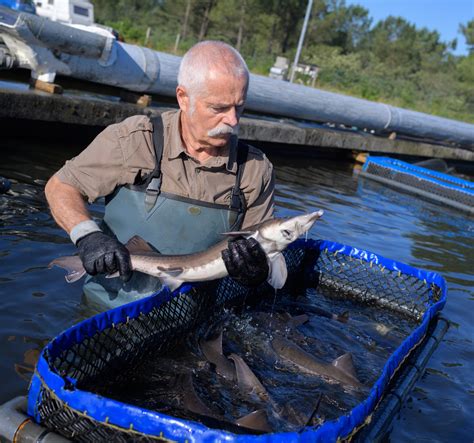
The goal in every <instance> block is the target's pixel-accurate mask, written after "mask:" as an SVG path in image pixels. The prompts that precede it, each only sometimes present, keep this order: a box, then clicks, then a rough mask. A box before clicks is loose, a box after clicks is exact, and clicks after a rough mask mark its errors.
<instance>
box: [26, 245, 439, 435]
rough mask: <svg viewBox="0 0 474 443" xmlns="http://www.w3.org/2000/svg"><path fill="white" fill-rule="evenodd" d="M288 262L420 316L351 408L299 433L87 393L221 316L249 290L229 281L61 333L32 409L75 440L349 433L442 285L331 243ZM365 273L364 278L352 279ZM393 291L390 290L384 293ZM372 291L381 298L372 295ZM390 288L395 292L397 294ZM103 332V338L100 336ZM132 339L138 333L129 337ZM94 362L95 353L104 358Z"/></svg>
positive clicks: (365, 299)
mask: <svg viewBox="0 0 474 443" xmlns="http://www.w3.org/2000/svg"><path fill="white" fill-rule="evenodd" d="M285 258H286V260H287V264H288V267H289V270H290V274H294V273H298V272H302V273H303V274H304V278H305V280H306V282H309V283H310V284H314V285H316V286H318V287H319V288H321V290H322V291H324V290H327V291H328V294H329V293H332V295H333V296H338V297H351V298H352V299H354V300H357V301H359V302H360V303H366V304H370V305H373V304H376V305H377V306H379V307H380V309H392V310H395V311H398V312H401V313H403V315H408V316H410V317H412V318H414V319H418V321H419V324H418V326H417V327H416V328H415V329H414V330H413V331H412V332H411V334H410V335H409V336H408V337H407V338H406V339H405V340H404V341H403V342H402V343H401V345H400V346H399V347H398V348H397V349H396V350H395V351H394V353H393V354H392V355H391V356H390V357H389V359H388V360H387V362H386V363H385V365H384V367H383V369H382V371H381V374H380V377H379V378H378V380H377V381H376V382H375V383H374V385H373V386H372V388H371V390H370V392H369V394H368V396H367V398H366V399H365V400H364V401H363V402H361V403H360V404H359V405H357V406H356V407H355V408H353V409H352V410H351V411H350V412H349V413H348V414H346V415H343V416H341V417H339V418H338V419H337V420H331V421H327V422H325V423H324V424H323V425H321V426H320V427H318V428H311V427H309V428H306V429H304V430H303V431H302V432H299V433H296V432H286V433H273V434H266V435H236V434H232V433H230V432H228V431H223V430H218V429H211V428H208V427H206V426H204V425H202V424H200V423H197V422H193V421H188V420H184V419H179V418H175V417H170V416H167V415H165V414H161V413H158V412H155V411H150V410H146V409H143V408H139V407H136V406H132V405H129V404H125V403H122V402H119V401H116V400H112V399H109V398H105V397H102V396H100V395H97V394H95V393H93V392H91V391H90V389H91V387H93V386H94V384H98V383H101V382H103V379H104V378H103V377H104V374H106V375H107V377H109V378H113V379H114V380H115V382H118V383H120V382H121V380H122V381H123V380H124V379H126V373H124V374H121V372H122V369H123V368H124V367H125V366H130V365H133V364H136V363H137V359H138V357H137V355H134V352H135V350H136V349H138V348H139V349H140V354H142V355H143V354H145V355H146V354H147V353H148V352H152V351H154V350H156V349H158V350H164V349H166V348H167V347H169V346H173V345H174V342H173V340H168V341H166V342H165V341H160V337H163V336H164V334H165V332H166V333H168V334H170V333H171V335H170V336H172V335H173V333H174V332H175V331H179V332H180V333H181V334H183V333H187V332H189V331H192V330H194V329H195V328H196V327H197V326H198V325H199V323H200V322H201V321H202V320H203V319H204V318H206V319H208V318H209V312H213V311H212V310H214V311H216V312H217V311H218V310H219V307H222V306H224V305H226V304H232V303H234V302H236V301H237V300H240V301H241V300H242V299H243V298H245V297H247V296H249V290H247V289H246V288H243V287H242V286H239V285H236V284H235V283H234V282H233V281H232V280H230V279H228V278H226V279H223V280H220V281H216V282H211V283H202V284H198V285H183V286H182V287H181V288H179V289H178V290H176V291H174V292H170V291H169V290H168V289H167V288H166V287H165V288H163V289H162V290H161V291H160V292H159V293H157V294H155V295H153V296H151V297H147V298H145V299H142V300H138V301H136V302H133V303H130V304H127V305H124V306H120V307H118V308H115V309H112V310H110V311H107V312H104V313H102V314H98V315H96V316H94V317H92V318H89V319H87V320H84V321H83V322H81V323H79V324H77V325H75V326H72V327H71V328H69V329H68V330H66V331H64V332H63V333H62V334H59V335H58V336H57V337H56V338H55V339H53V340H52V341H51V342H50V343H49V344H48V345H47V346H46V347H45V348H44V349H43V351H42V353H41V356H40V359H39V361H38V364H37V367H36V370H35V373H34V375H33V378H32V382H31V386H30V391H29V397H28V414H29V415H30V416H32V417H33V418H34V419H35V421H36V422H37V423H39V424H42V425H44V426H46V427H48V428H49V429H52V430H54V431H55V432H58V433H61V434H62V435H64V436H66V437H68V438H71V439H74V440H77V441H94V442H96V441H106V440H110V439H113V440H114V441H163V440H167V441H196V442H198V441H199V442H211V441H212V442H218V441H219V442H220V441H232V442H256V441H258V442H263V441H265V442H281V441H282V440H284V441H285V442H306V441H308V442H309V441H311V442H314V441H316V442H318V441H321V442H322V441H325V442H326V441H337V440H338V439H350V438H351V436H352V435H354V433H355V432H356V431H357V430H358V429H359V428H360V427H361V426H363V425H364V424H366V423H367V421H368V420H369V419H370V416H371V414H373V412H374V411H375V408H376V407H377V405H378V404H379V403H380V401H381V399H382V398H383V397H384V393H385V391H386V390H387V388H388V386H389V383H390V381H391V380H392V378H393V377H394V375H395V374H396V373H397V371H398V369H399V368H400V366H401V365H402V364H403V362H404V361H405V359H406V358H407V357H408V356H409V355H410V353H411V352H412V350H413V349H415V348H416V347H417V346H418V344H419V343H420V342H421V341H422V339H423V337H424V336H425V334H426V332H427V330H428V327H429V325H430V323H431V321H432V320H433V318H434V317H435V316H436V315H437V313H438V312H440V311H441V310H442V308H443V306H444V304H445V302H446V284H445V281H444V279H443V278H442V277H441V276H440V275H438V274H437V273H435V272H429V271H423V270H420V269H416V268H413V267H411V266H408V265H405V264H403V263H400V262H396V261H393V260H389V259H386V258H384V257H382V256H380V255H377V254H374V253H372V252H369V251H365V250H360V249H358V248H353V247H350V246H346V245H342V244H339V243H335V242H330V241H321V240H319V241H317V240H308V241H307V242H304V241H297V242H295V243H294V244H293V245H290V247H289V248H288V249H287V250H286V251H285ZM361 269H363V270H364V272H365V273H366V275H367V278H366V279H360V278H358V276H360V274H361ZM374 276H377V277H378V279H379V280H380V281H382V282H383V283H382V284H380V285H374V284H370V282H373V281H375V280H376V279H375V277H374ZM398 279H400V282H401V283H400V284H399V285H394V288H393V291H392V290H391V289H392V288H391V287H390V285H389V283H387V282H392V281H398ZM364 280H365V281H366V283H367V284H365V285H364V284H363V281H364ZM389 289H390V290H389ZM259 290H264V289H261V288H260V289H259ZM390 292H391V294H392V295H391V296H390V297H388V296H387V294H388V293H390ZM377 293H379V294H381V296H378V297H377ZM206 294H207V295H206ZM209 294H211V295H213V296H214V297H210V296H209ZM395 294H399V299H396V297H395ZM401 300H403V301H404V303H401ZM180 306H181V307H180ZM183 306H184V308H185V314H183V313H182V309H183ZM210 310H211V311H210ZM175 311H179V315H178V316H177V319H176V316H174V317H173V322H171V324H166V323H165V324H162V322H161V323H159V325H160V326H159V327H157V321H156V319H157V318H158V319H160V318H161V319H163V316H164V315H165V314H164V313H165V312H175ZM175 313H176V312H175ZM160 316H161V317H160ZM165 317H166V316H165ZM104 334H106V335H107V339H103V336H104ZM145 336H147V339H144V337H145ZM100 337H102V338H100ZM133 337H137V338H136V340H135V341H134V339H133ZM111 349H113V350H115V352H111V351H110V350H111ZM130 354H131V357H129V355H130ZM91 359H92V360H97V359H99V360H100V363H97V362H96V361H92V362H91V361H90V360H91Z"/></svg>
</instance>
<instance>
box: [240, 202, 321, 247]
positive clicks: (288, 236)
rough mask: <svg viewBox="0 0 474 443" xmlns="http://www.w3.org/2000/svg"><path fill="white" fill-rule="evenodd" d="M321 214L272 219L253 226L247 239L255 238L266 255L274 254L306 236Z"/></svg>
mask: <svg viewBox="0 0 474 443" xmlns="http://www.w3.org/2000/svg"><path fill="white" fill-rule="evenodd" d="M323 213H324V211H322V210H319V211H316V212H311V213H309V214H303V215H296V216H294V217H285V218H273V219H271V220H268V221H266V222H263V223H261V224H260V225H257V226H255V227H254V228H253V232H252V233H251V235H249V237H253V238H255V239H256V240H257V241H258V242H259V243H260V246H261V247H262V248H263V250H264V251H265V252H266V253H267V254H275V253H277V252H281V251H283V250H284V249H285V248H286V247H287V246H288V245H289V244H290V243H293V242H294V241H295V240H296V239H297V238H299V237H301V236H302V235H303V234H306V233H307V232H308V231H309V230H310V229H311V228H312V226H313V225H314V223H315V222H316V220H318V219H319V218H321V216H322V215H323ZM250 230H252V228H250V229H249V231H250Z"/></svg>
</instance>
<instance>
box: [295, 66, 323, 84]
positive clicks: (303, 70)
mask: <svg viewBox="0 0 474 443" xmlns="http://www.w3.org/2000/svg"><path fill="white" fill-rule="evenodd" d="M319 70H320V68H319V66H318V65H315V64H312V63H298V65H297V66H296V68H295V71H296V73H297V74H299V77H300V78H301V77H306V78H307V80H305V79H304V78H303V79H301V80H302V81H301V83H303V84H305V85H307V84H310V85H311V86H312V87H314V84H315V83H316V79H317V78H318V74H319Z"/></svg>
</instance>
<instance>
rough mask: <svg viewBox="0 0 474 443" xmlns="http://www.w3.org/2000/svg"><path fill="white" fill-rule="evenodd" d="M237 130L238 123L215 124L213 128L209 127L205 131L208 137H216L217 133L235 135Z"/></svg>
mask: <svg viewBox="0 0 474 443" xmlns="http://www.w3.org/2000/svg"><path fill="white" fill-rule="evenodd" d="M238 132H239V125H236V126H229V125H226V124H223V125H219V126H216V127H215V128H214V129H211V130H209V131H208V132H207V135H208V136H209V137H217V136H219V135H225V134H232V135H237V134H238Z"/></svg>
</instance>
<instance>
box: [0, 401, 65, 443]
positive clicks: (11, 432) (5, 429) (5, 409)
mask: <svg viewBox="0 0 474 443" xmlns="http://www.w3.org/2000/svg"><path fill="white" fill-rule="evenodd" d="M24 411H26V397H16V398H14V399H12V400H10V401H9V402H7V403H5V404H3V405H0V440H1V441H7V442H15V443H68V442H69V441H70V440H68V439H66V438H64V437H61V436H60V435H58V434H55V433H54V432H50V431H48V430H47V429H45V428H43V427H41V426H39V425H37V424H36V423H34V422H33V420H32V419H31V418H30V417H28V416H27V415H26V413H25V412H24Z"/></svg>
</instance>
